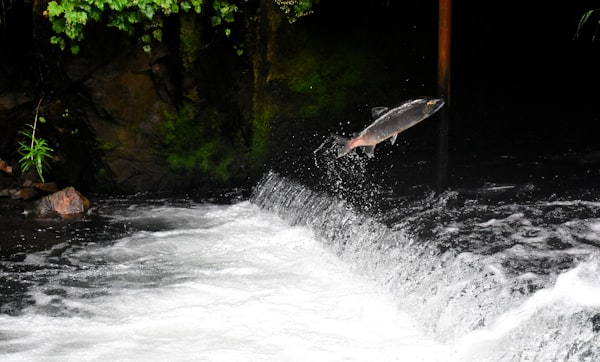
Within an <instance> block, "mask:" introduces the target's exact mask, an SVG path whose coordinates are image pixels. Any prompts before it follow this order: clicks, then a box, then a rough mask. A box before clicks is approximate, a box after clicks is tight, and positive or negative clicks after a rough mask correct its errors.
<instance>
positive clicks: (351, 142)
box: [333, 97, 444, 157]
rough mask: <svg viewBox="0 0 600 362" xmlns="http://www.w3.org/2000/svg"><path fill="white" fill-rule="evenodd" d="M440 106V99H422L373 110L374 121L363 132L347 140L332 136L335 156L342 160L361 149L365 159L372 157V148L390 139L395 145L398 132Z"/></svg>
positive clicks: (373, 150) (419, 120)
mask: <svg viewBox="0 0 600 362" xmlns="http://www.w3.org/2000/svg"><path fill="white" fill-rule="evenodd" d="M443 106H444V100H442V99H439V98H432V97H422V98H414V99H411V100H409V101H406V102H404V103H402V104H401V105H399V106H398V107H395V108H392V109H389V108H386V107H376V108H373V109H372V110H371V113H372V116H373V119H374V120H375V121H374V122H373V123H371V125H369V126H368V127H367V128H365V129H364V130H362V131H361V132H360V133H359V134H358V136H356V137H354V138H352V139H348V138H345V137H342V136H338V135H333V136H334V137H335V139H336V142H337V143H338V155H337V156H338V157H342V156H344V155H346V154H348V152H350V151H352V150H353V149H355V148H356V147H363V148H364V151H365V153H366V154H367V156H369V157H373V156H374V155H375V154H374V152H375V146H376V145H377V144H378V143H380V142H383V141H385V140H387V139H388V138H389V139H390V140H391V142H392V144H394V142H396V137H398V134H399V133H401V132H403V131H405V130H407V129H409V128H410V127H412V126H414V125H415V124H417V123H419V122H421V121H422V120H424V119H425V118H427V117H429V116H431V115H432V114H434V113H435V112H437V111H438V110H439V109H440V108H442V107H443Z"/></svg>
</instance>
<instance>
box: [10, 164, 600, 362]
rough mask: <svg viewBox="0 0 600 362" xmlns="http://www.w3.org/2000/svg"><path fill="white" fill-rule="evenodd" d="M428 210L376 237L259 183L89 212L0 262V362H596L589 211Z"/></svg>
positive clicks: (596, 285)
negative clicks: (209, 198) (243, 191)
mask: <svg viewBox="0 0 600 362" xmlns="http://www.w3.org/2000/svg"><path fill="white" fill-rule="evenodd" d="M442 196H443V197H441V198H431V199H427V198H425V199H424V200H425V201H419V200H418V201H417V202H413V203H406V204H405V207H409V208H410V207H412V209H410V210H409V212H408V216H402V217H397V220H398V221H397V222H395V223H394V224H393V225H392V226H386V225H384V224H382V223H381V222H379V221H377V219H375V218H373V217H371V216H368V215H366V214H363V213H361V212H357V211H356V210H355V209H353V207H352V206H350V205H349V204H348V203H346V202H345V201H344V200H343V199H339V198H336V197H331V196H329V195H327V194H322V193H318V192H314V191H312V190H310V189H309V188H306V187H304V186H302V185H300V184H298V183H295V182H292V181H289V180H287V179H285V178H282V177H279V176H277V175H276V174H270V175H268V176H267V177H266V178H265V179H264V180H263V181H262V182H261V184H260V185H259V186H258V187H257V189H256V191H255V193H254V195H253V197H252V198H251V199H250V201H238V202H237V203H234V204H232V205H217V204H211V203H196V202H191V201H189V200H186V201H184V202H180V201H175V202H173V201H172V200H169V199H165V200H154V201H152V200H150V202H141V203H136V202H135V201H131V200H122V201H118V202H116V206H115V204H114V203H113V204H111V202H108V201H105V202H104V205H105V206H99V207H98V208H97V209H94V210H93V211H92V212H93V213H94V215H96V217H100V216H101V217H102V218H105V219H103V220H106V221H104V223H100V224H93V223H87V224H86V223H81V225H80V226H78V227H77V228H76V232H75V233H74V234H70V233H69V232H67V233H63V234H64V235H67V239H61V240H66V241H62V242H59V243H57V244H55V245H54V246H53V247H51V248H50V249H48V250H45V251H31V252H27V253H17V254H13V255H8V256H6V257H4V259H2V260H1V261H0V267H1V268H0V281H3V283H4V284H5V285H3V286H2V289H0V292H1V293H0V312H1V313H0V360H2V361H51V362H52V361H61V362H62V361H109V360H114V361H427V362H429V361H431V362H438V361H456V362H458V361H465V362H470V361H554V360H557V361H558V360H560V361H596V360H598V358H599V357H600V347H599V345H600V254H599V252H598V241H599V240H600V218H598V216H597V215H598V210H600V202H596V201H581V200H572V201H568V200H567V201H552V200H551V201H547V200H537V201H533V202H531V201H525V202H522V203H497V204H492V203H490V204H486V203H483V202H482V201H481V200H477V199H466V202H464V203H462V204H461V203H459V202H460V201H461V199H460V197H462V196H460V195H458V194H456V193H448V194H446V195H445V196H444V195H442ZM450 201H452V202H454V203H455V204H452V203H450ZM101 205H102V203H101ZM456 205H458V206H456ZM399 211H401V210H400V209H399V210H397V211H395V212H399ZM398 215H400V214H398ZM392 216H394V215H392ZM89 219H92V220H93V219H94V218H92V217H89ZM86 225H88V226H86ZM117 226H119V227H117ZM102 228H105V230H103V229H102ZM49 229H51V228H48V230H42V229H40V230H39V231H40V232H42V231H44V232H51V231H52V230H49ZM119 230H121V231H119ZM123 230H125V231H126V232H122V231H123ZM128 230H129V231H128ZM49 235H52V234H51V233H50V234H49ZM57 235H58V234H57ZM64 235H63V237H64ZM113 235H114V236H113ZM57 237H58V236H57Z"/></svg>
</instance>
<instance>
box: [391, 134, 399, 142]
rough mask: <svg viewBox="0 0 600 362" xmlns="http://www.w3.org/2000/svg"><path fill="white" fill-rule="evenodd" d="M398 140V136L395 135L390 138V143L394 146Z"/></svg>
mask: <svg viewBox="0 0 600 362" xmlns="http://www.w3.org/2000/svg"><path fill="white" fill-rule="evenodd" d="M396 138H398V134H397V133H394V135H393V136H392V137H391V138H390V142H392V144H394V143H395V142H396Z"/></svg>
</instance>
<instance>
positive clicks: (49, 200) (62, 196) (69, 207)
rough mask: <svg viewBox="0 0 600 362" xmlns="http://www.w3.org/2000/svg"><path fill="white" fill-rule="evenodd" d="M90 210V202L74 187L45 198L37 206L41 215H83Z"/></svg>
mask: <svg viewBox="0 0 600 362" xmlns="http://www.w3.org/2000/svg"><path fill="white" fill-rule="evenodd" d="M89 208H90V200H88V199H87V198H86V197H85V196H83V195H82V194H81V193H80V192H79V191H77V190H75V188H74V187H66V188H64V189H62V190H60V191H57V192H55V193H53V194H51V195H48V196H45V197H44V198H42V199H41V200H40V202H39V203H38V206H37V213H38V214H39V215H46V214H51V213H57V214H60V215H63V216H64V215H75V214H81V213H83V212H85V211H87V210H88V209H89Z"/></svg>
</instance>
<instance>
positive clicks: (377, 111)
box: [371, 107, 389, 119]
mask: <svg viewBox="0 0 600 362" xmlns="http://www.w3.org/2000/svg"><path fill="white" fill-rule="evenodd" d="M388 110H389V108H388V107H373V108H371V117H373V119H377V118H379V117H380V116H381V115H382V114H384V113H385V112H387V111H388Z"/></svg>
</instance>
